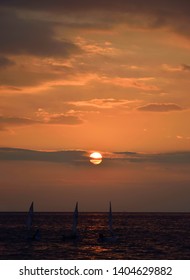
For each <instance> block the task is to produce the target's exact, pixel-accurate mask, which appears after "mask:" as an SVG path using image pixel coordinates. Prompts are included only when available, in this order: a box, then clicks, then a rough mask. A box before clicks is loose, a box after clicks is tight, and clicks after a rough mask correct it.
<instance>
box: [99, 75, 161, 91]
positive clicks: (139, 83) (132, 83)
mask: <svg viewBox="0 0 190 280" xmlns="http://www.w3.org/2000/svg"><path fill="white" fill-rule="evenodd" d="M154 79H155V78H153V77H141V78H125V77H124V78H123V77H115V78H114V77H112V78H110V77H103V78H102V83H105V84H113V85H115V86H119V87H124V88H137V89H140V90H145V91H158V90H159V88H158V87H157V86H155V85H151V84H149V83H150V82H152V81H153V80H154Z"/></svg>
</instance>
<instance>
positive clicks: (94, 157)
mask: <svg viewBox="0 0 190 280" xmlns="http://www.w3.org/2000/svg"><path fill="white" fill-rule="evenodd" d="M90 162H91V163H93V164H95V165H98V164H100V163H101V162H102V155H101V154H100V153H99V152H93V153H92V154H90Z"/></svg>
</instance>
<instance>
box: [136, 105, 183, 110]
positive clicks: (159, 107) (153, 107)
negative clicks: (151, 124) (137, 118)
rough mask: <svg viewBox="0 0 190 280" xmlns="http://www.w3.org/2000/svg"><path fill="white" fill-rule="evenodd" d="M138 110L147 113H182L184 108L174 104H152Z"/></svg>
mask: <svg viewBox="0 0 190 280" xmlns="http://www.w3.org/2000/svg"><path fill="white" fill-rule="evenodd" d="M137 110H138V111H145V112H169V111H182V110H184V108H183V107H181V106H179V105H177V104H174V103H150V104H146V105H143V106H141V107H138V108H137Z"/></svg>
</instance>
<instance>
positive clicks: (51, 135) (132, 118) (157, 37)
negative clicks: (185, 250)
mask: <svg viewBox="0 0 190 280" xmlns="http://www.w3.org/2000/svg"><path fill="white" fill-rule="evenodd" d="M189 15H190V3H189V2H188V1H186V0H181V1H177V0H173V1H172V0H159V1H158V0H155V1H152V0H146V1H141V0H133V1H129V0H117V1H112V0H109V1H108V0H102V1H99V0H96V1H94V0H92V1H89V0H80V1H72V0H70V1H66V0H62V1H59V0H54V1H49V0H46V1H45V0H40V1H24V0H23V1H22V0H20V1H19V0H1V1H0V38H1V43H0V147H1V148H0V159H1V160H0V175H1V176H0V211H14V210H17V211H24V210H26V208H27V207H28V205H29V204H30V201H31V200H34V201H36V210H38V211H66V210H71V209H72V208H74V204H75V201H77V200H78V201H79V207H81V211H106V210H107V207H108V202H109V200H112V201H113V209H114V208H115V209H114V210H115V211H190V174H189V170H190V168H189V167H190V124H189V120H190V97H189V91H190V29H189V26H190V17H189ZM5 147H6V148H9V149H5ZM13 148H16V149H13ZM29 150H33V152H30V151H29ZM39 151H40V152H39ZM42 151H43V152H42ZM55 151H57V153H55V154H54V152H55ZM61 151H63V152H61ZM93 151H99V152H101V153H102V155H103V162H102V163H101V164H100V165H98V166H93V165H92V164H91V163H89V155H90V153H91V152H93ZM80 205H81V206H80ZM114 206H115V207H114Z"/></svg>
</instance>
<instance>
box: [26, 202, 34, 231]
mask: <svg viewBox="0 0 190 280" xmlns="http://www.w3.org/2000/svg"><path fill="white" fill-rule="evenodd" d="M33 213H34V203H33V202H32V203H31V205H30V208H29V211H28V215H27V220H26V225H27V229H28V230H30V229H31V226H32V220H33Z"/></svg>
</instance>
